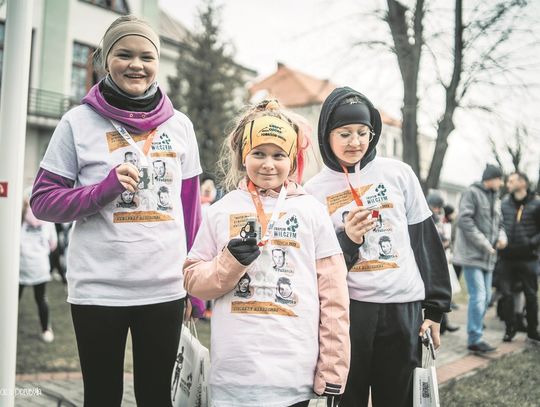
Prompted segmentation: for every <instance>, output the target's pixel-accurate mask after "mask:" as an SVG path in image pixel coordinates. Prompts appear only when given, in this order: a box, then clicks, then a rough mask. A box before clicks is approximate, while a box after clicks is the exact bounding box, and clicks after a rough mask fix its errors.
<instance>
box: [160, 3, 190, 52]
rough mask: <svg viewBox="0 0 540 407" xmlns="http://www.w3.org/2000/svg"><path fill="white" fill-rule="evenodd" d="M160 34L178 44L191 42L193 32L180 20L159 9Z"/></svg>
mask: <svg viewBox="0 0 540 407" xmlns="http://www.w3.org/2000/svg"><path fill="white" fill-rule="evenodd" d="M159 36H160V37H162V38H164V39H167V40H170V41H172V42H174V43H177V44H185V43H187V42H189V39H190V36H191V33H190V32H189V30H188V29H187V28H186V27H185V26H184V24H182V23H181V22H180V21H178V20H175V19H174V18H172V17H171V16H170V15H169V14H167V13H166V12H164V11H163V10H159Z"/></svg>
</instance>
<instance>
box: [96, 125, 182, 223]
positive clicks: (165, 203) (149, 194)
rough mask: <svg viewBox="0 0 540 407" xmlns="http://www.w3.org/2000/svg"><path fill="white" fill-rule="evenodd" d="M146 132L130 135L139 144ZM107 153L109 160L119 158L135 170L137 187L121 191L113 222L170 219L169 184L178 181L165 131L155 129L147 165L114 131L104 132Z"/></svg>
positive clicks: (170, 145) (171, 150)
mask: <svg viewBox="0 0 540 407" xmlns="http://www.w3.org/2000/svg"><path fill="white" fill-rule="evenodd" d="M149 134H150V133H149V132H146V133H144V134H141V135H134V136H132V138H133V141H134V142H135V143H137V145H138V146H139V147H142V145H143V144H144V143H145V142H146V141H147V138H148V137H149ZM107 143H108V146H109V152H110V153H111V154H113V157H112V159H113V160H114V159H118V158H120V159H122V158H123V162H124V163H126V162H129V163H131V164H133V165H135V166H136V167H137V169H138V170H139V177H140V182H139V185H138V187H139V189H138V190H137V191H136V192H135V193H132V192H129V191H124V192H123V193H122V194H121V195H120V196H119V198H118V200H117V202H116V210H115V211H114V213H113V222H114V223H129V222H136V223H139V222H145V223H147V222H164V221H169V220H174V218H173V217H172V216H171V214H170V213H171V211H172V201H171V193H172V191H171V190H172V188H171V186H172V185H173V184H174V183H175V182H178V179H177V178H178V177H177V174H175V171H174V165H173V164H174V162H173V161H174V160H176V157H177V155H176V152H175V151H174V150H173V147H172V143H171V139H170V137H169V136H168V135H167V133H165V132H159V131H158V132H157V133H156V134H155V136H154V138H153V140H152V144H151V147H150V149H149V151H148V158H149V160H148V161H149V166H148V167H143V166H142V165H141V159H140V157H139V154H140V153H141V151H135V150H134V149H133V147H132V146H130V144H129V143H128V142H127V141H126V140H124V138H123V137H122V136H121V135H120V134H119V133H118V132H117V131H115V132H108V133H107ZM119 154H120V157H118V155H119Z"/></svg>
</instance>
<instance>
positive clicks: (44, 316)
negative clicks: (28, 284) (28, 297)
mask: <svg viewBox="0 0 540 407" xmlns="http://www.w3.org/2000/svg"><path fill="white" fill-rule="evenodd" d="M46 285H47V283H41V284H37V285H35V286H34V299H35V300H36V304H37V307H38V313H39V322H40V323H41V331H42V332H45V331H46V330H47V329H48V328H49V304H47V297H45V286H46ZM24 287H25V286H24V285H22V284H19V300H20V299H21V297H22V293H23V290H24Z"/></svg>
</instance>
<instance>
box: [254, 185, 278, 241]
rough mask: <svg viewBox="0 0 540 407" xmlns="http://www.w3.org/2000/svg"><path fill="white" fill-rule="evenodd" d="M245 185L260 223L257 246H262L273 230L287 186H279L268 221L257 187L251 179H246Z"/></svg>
mask: <svg viewBox="0 0 540 407" xmlns="http://www.w3.org/2000/svg"><path fill="white" fill-rule="evenodd" d="M247 186H248V190H249V192H250V195H251V199H252V200H253V204H254V205H255V209H256V211H257V219H258V220H259V223H260V224H261V234H262V239H261V241H260V242H259V243H258V246H261V247H262V246H264V245H265V244H266V243H267V242H268V240H269V239H270V235H271V234H272V233H273V231H274V226H275V224H276V222H277V220H278V217H279V212H280V211H281V207H282V206H283V202H285V198H286V197H287V186H286V185H285V184H283V186H282V187H281V191H279V196H278V199H277V202H276V206H275V207H274V211H273V212H272V216H271V217H270V221H269V220H268V218H267V217H266V213H264V206H263V204H262V202H261V198H260V196H259V193H258V192H257V187H256V186H255V184H254V183H253V182H252V181H251V180H249V181H248V184H247Z"/></svg>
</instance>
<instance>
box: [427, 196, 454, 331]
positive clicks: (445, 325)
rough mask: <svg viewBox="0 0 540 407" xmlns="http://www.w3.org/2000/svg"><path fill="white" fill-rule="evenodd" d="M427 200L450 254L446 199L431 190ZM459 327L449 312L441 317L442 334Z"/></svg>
mask: <svg viewBox="0 0 540 407" xmlns="http://www.w3.org/2000/svg"><path fill="white" fill-rule="evenodd" d="M426 201H427V203H428V205H429V209H430V210H431V212H432V213H433V215H432V218H433V223H435V227H436V228H437V232H438V233H439V237H440V239H441V243H442V245H443V248H444V250H445V252H446V253H447V254H448V251H449V250H450V245H451V243H452V236H451V230H450V229H448V227H446V226H449V224H447V223H445V222H444V215H445V212H443V207H444V200H443V198H442V196H441V195H440V194H438V193H435V192H431V193H429V194H428V196H427V197H426ZM447 260H448V259H447ZM449 272H451V270H449ZM458 329H459V326H457V325H452V324H451V323H450V322H449V321H448V314H447V313H444V314H443V317H442V319H441V335H442V334H444V333H445V332H446V331H448V332H455V331H457V330H458Z"/></svg>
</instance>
